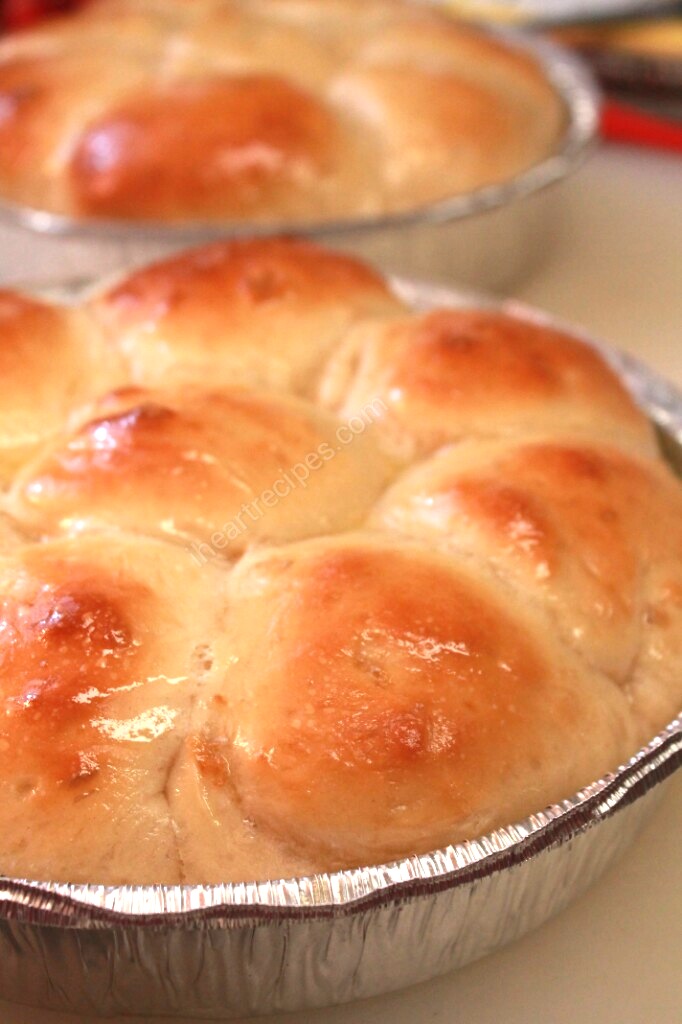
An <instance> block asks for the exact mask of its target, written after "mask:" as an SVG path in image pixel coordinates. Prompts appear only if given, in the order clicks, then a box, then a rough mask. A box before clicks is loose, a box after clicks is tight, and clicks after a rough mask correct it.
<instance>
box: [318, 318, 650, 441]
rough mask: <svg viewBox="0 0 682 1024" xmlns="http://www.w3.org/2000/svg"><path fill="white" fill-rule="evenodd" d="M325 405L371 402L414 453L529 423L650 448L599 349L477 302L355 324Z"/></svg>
mask: <svg viewBox="0 0 682 1024" xmlns="http://www.w3.org/2000/svg"><path fill="white" fill-rule="evenodd" d="M319 393H320V398H321V401H322V402H323V404H325V405H327V406H328V407H330V408H331V409H334V410H335V411H337V412H338V413H339V414H340V415H342V416H344V417H349V416H352V415H354V414H356V413H358V412H359V411H360V410H361V409H363V408H365V407H366V406H367V405H368V404H370V403H371V404H373V405H374V406H376V407H377V408H380V409H381V420H380V424H381V429H382V431H383V432H384V434H385V437H386V439H387V441H389V442H390V443H391V445H392V446H393V447H394V448H395V449H396V451H398V452H400V453H402V454H404V455H406V456H407V457H414V456H415V455H421V454H426V453H428V452H430V451H433V450H434V449H436V448H438V447H439V446H440V445H443V444H446V443H447V442H450V441H457V440H460V439H461V438H464V437H467V436H472V435H473V436H476V437H481V438H488V437H500V436H502V437H504V436H513V435H519V434H524V433H528V432H529V431H531V432H532V431H553V432H554V433H556V434H565V435H570V434H574V433H580V434H585V435H586V436H589V437H596V438H604V437H611V436H612V437H614V438H616V439H617V440H618V442H619V443H620V444H622V445H623V446H624V447H626V448H629V449H633V450H639V451H643V452H645V453H648V454H651V453H653V452H654V451H655V444H654V440H653V434H652V430H651V427H650V426H649V424H648V423H647V421H646V419H645V417H644V416H643V415H642V413H641V412H640V411H639V410H638V409H637V407H636V406H635V404H634V402H633V401H632V399H631V398H630V396H629V395H628V393H627V391H626V390H625V388H624V387H623V385H622V384H621V383H620V381H619V380H618V378H617V377H616V375H615V374H614V373H613V372H611V370H610V369H609V368H608V367H607V366H606V364H605V362H604V361H603V360H602V359H601V358H600V356H599V355H598V354H597V353H596V352H595V351H594V349H592V348H591V347H589V346H588V345H586V344H584V343H583V342H581V341H578V340H577V339H576V338H573V337H570V336H569V335H567V334H565V333H563V332H561V331H558V330H556V329H554V328H550V327H548V326H545V325H543V324H539V323H533V322H531V321H529V320H521V319H518V318H514V317H511V316H506V315H504V314H502V313H499V312H496V311H487V310H478V309H442V310H436V311H434V312H431V313H425V314H423V315H422V316H417V317H415V316H410V317H403V318H396V319H386V320H385V321H377V322H376V323H363V324H360V325H359V326H358V328H357V330H355V331H350V332H349V333H348V334H347V335H346V337H345V339H344V341H343V344H342V345H340V346H339V347H338V348H337V349H336V350H335V352H334V353H333V354H332V356H331V358H330V360H329V363H328V365H327V367H326V369H325V372H324V374H323V375H322V379H321V382H320V392H319Z"/></svg>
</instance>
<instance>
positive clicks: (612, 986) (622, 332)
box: [0, 148, 682, 1024]
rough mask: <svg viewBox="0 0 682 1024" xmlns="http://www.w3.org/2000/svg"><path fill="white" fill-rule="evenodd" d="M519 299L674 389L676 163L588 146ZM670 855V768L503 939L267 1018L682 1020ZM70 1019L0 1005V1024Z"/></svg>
mask: <svg viewBox="0 0 682 1024" xmlns="http://www.w3.org/2000/svg"><path fill="white" fill-rule="evenodd" d="M519 295H520V297H521V298H523V299H525V300H526V301H528V302H532V303H535V304H537V305H539V306H543V307H544V308H546V309H547V310H549V311H551V312H553V313H556V314H558V315H560V316H561V317H563V318H564V319H568V320H572V321H574V322H576V323H580V324H582V325H584V326H585V327H586V328H588V329H589V330H590V331H591V332H593V333H594V334H596V335H599V336H601V337H602V338H604V340H606V341H609V342H611V343H613V344H616V345H619V346H621V347H623V348H626V349H629V350H630V351H632V352H634V353H636V354H637V355H639V356H641V357H643V358H644V359H646V360H647V361H648V362H649V363H650V364H651V365H652V366H654V367H655V368H656V369H657V370H659V371H660V372H661V373H663V374H665V375H666V376H668V377H670V378H671V379H673V380H675V381H676V382H677V383H679V384H680V385H682V160H680V159H679V158H675V157H664V156H658V155H654V154H649V153H643V152H629V151H627V150H625V149H622V148H619V149H610V150H604V151H602V152H601V153H599V154H597V156H596V157H595V158H594V159H593V160H592V161H591V162H590V163H589V164H588V166H587V167H585V168H584V169H583V170H582V171H581V172H580V173H579V174H578V175H576V177H575V178H574V179H573V181H572V182H571V184H570V188H569V195H568V203H567V207H566V215H565V218H564V223H563V225H562V228H561V232H560V235H559V237H558V238H557V244H556V246H555V248H554V250H553V252H552V253H551V255H550V257H549V259H548V262H547V264H546V266H545V268H544V269H543V271H542V272H541V273H540V274H538V275H536V276H535V278H534V280H533V281H532V282H531V283H529V284H528V285H527V286H526V287H525V288H524V289H522V291H521V292H520V293H519ZM681 849H682V773H681V774H679V775H678V777H677V778H676V779H675V780H674V781H673V782H672V783H671V784H670V789H669V792H668V794H667V796H666V798H665V800H664V802H663V804H662V805H661V807H660V808H659V809H658V811H657V813H656V814H655V816H654V818H653V819H652V821H651V823H650V824H649V826H648V827H647V829H646V830H645V831H644V833H643V834H642V835H641V837H640V839H639V840H638V842H637V843H636V844H635V846H634V847H633V848H632V849H631V851H630V852H629V853H628V854H627V855H626V856H625V858H624V859H623V860H622V861H621V862H620V863H619V864H618V865H617V866H616V867H615V868H613V869H612V870H611V871H610V872H609V873H608V874H607V875H606V876H605V877H604V878H603V879H602V880H601V881H600V882H599V883H597V885H596V886H595V887H594V888H593V889H592V890H591V891H590V892H589V893H588V894H587V895H586V896H584V897H583V898H582V899H580V900H579V901H578V902H577V903H575V904H574V905H573V906H572V907H570V908H569V909H568V910H567V911H565V912H564V913H563V914H561V915H560V916H559V917H558V918H556V919H555V920H553V921H550V922H549V923H548V924H546V925H544V926H543V927H542V928H541V929H539V930H538V931H536V932H534V933H533V934H531V935H528V936H526V938H525V939H523V940H522V941H520V942H518V943H516V944H515V945H514V946H512V947H510V948H508V949H505V950H503V951H501V952H500V953H497V954H496V955H494V956H491V957H488V958H487V959H485V960H482V961H479V962H478V963H476V964H472V965H471V966H470V967H468V968H466V969H464V970H462V971H459V972H458V973H456V974H451V975H448V976H446V977H444V978H440V979H438V980H436V981H434V982H429V983H427V984H424V985H420V986H418V987H416V988H412V989H409V990H408V991H406V992H400V993H396V994H395V995H391V996H385V997H382V998H379V999H373V1000H369V1001H367V1002H363V1003H356V1004H354V1005H352V1006H348V1007H337V1008H334V1009H330V1010H323V1011H318V1012H314V1013H304V1014H298V1015H293V1016H289V1017H286V1018H279V1019H280V1020H281V1021H283V1022H284V1021H287V1022H289V1024H425V1022H427V1021H430V1022H434V1024H439V1022H443V1024H455V1022H456V1024H522V1022H523V1024H529V1022H530V1024H682V859H681V858H680V850H681ZM82 1020H83V1018H76V1017H71V1016H66V1015H62V1014H49V1013H40V1012H38V1011H34V1010H28V1009H24V1008H21V1007H11V1006H8V1005H6V1004H3V1003H0V1021H1V1022H2V1024H77V1022H78V1021H82ZM128 1024H130V1018H128ZM184 1024H189V1022H188V1021H185V1022H184ZM273 1024H274V1022H273Z"/></svg>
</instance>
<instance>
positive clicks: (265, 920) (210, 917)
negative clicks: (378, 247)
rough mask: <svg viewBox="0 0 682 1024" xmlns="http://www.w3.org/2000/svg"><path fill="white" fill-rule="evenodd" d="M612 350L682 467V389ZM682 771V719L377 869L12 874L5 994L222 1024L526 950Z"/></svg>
mask: <svg viewBox="0 0 682 1024" xmlns="http://www.w3.org/2000/svg"><path fill="white" fill-rule="evenodd" d="M395 287H396V290H397V291H398V292H399V293H400V294H401V295H402V296H403V297H404V298H406V299H407V300H409V301H410V302H411V304H412V305H413V306H414V307H415V308H421V309H429V308H433V307H434V306H436V305H462V304H471V303H472V302H474V303H476V304H479V305H487V306H495V307H498V308H502V309H504V310H505V311H507V312H509V313H511V314H513V315H517V316H520V317H524V318H532V319H534V320H537V319H540V320H542V321H545V322H550V323H555V324H556V321H554V320H551V319H550V318H548V317H546V316H545V315H543V314H541V313H538V312H537V311H535V310H532V309H530V308H528V307H526V306H524V305H521V304H519V303H515V302H507V303H497V302H495V301H494V300H488V299H484V298H481V297H480V296H475V295H471V294H467V293H463V292H453V291H451V290H446V289H442V288H434V287H432V286H424V285H418V284H413V283H407V282H395ZM558 326H563V325H561V324H559V325H558ZM598 347H599V348H600V349H601V350H602V351H606V353H607V354H608V356H609V359H610V361H611V362H612V363H613V365H614V366H615V367H616V368H617V369H618V370H619V372H620V373H621V374H622V376H623V377H624V379H625V380H626V382H627V383H628V385H629V386H630V388H631V390H632V391H633V394H634V395H635V397H636V399H637V400H638V401H639V402H640V404H641V405H642V406H643V407H644V408H645V409H646V410H647V411H648V413H649V415H650V416H651V418H652V420H653V421H654V423H656V424H657V426H658V427H659V429H660V431H661V434H662V437H664V439H665V448H666V451H667V452H668V454H669V456H670V458H671V462H672V463H673V464H674V465H675V466H676V467H677V468H678V469H679V468H680V467H682V394H680V392H678V391H677V390H676V389H675V388H674V387H672V386H671V385H669V384H668V383H667V382H666V381H664V380H662V379H660V378H659V377H657V376H656V375H655V374H654V373H652V372H651V371H649V370H648V369H646V368H645V367H644V366H643V365H642V364H641V363H639V362H638V361H637V360H635V359H633V358H632V357H630V356H625V355H622V354H620V353H617V352H614V351H613V350H611V349H606V348H605V347H604V346H601V345H599V346H598ZM681 765H682V718H678V719H675V720H674V721H673V722H671V723H670V725H668V726H667V728H665V729H664V730H662V732H661V733H660V734H659V735H658V736H657V737H655V738H654V739H652V740H651V742H650V743H648V744H647V745H646V746H645V747H644V748H643V749H642V750H641V751H640V752H639V753H638V754H636V755H635V756H634V757H633V758H632V759H631V760H630V761H628V762H627V763H626V764H625V765H623V766H622V767H621V768H620V769H619V770H618V771H617V772H615V773H614V774H611V775H608V776H606V777H605V778H603V779H601V780H599V781H596V782H594V783H592V784H591V785H589V786H587V787H586V788H585V789H583V790H581V791H580V792H579V793H577V794H576V795H574V796H573V797H570V798H569V799H567V800H564V801H562V802H561V803H559V804H556V805H553V806H551V807H549V808H546V809H544V810H542V811H539V812H538V813H536V814H534V815H532V816H530V817H529V818H526V819H524V820H523V821H521V822H517V823H515V824H513V825H510V826H508V827H505V828H500V829H497V830H496V831H494V832H492V833H490V834H489V835H488V836H485V837H483V838H480V839H477V840H474V841H471V842H464V843H460V844H457V845H455V846H448V847H446V848H444V849H441V850H437V851H435V852H433V853H429V854H426V855H423V856H415V857H409V858H406V859H404V860H400V861H397V862H393V863H391V864H387V865H380V866H376V867H368V868H362V869H357V870H350V871H340V872H336V873H333V874H320V875H316V876H313V877H309V878H298V879H288V880H276V881H269V882H261V883H243V884H227V885H220V886H168V887H164V886H147V887H134V886H131V887H103V886H83V885H78V886H70V885H57V884H37V883H33V882H30V881H22V880H14V879H0V994H2V996H3V997H5V998H9V999H14V1000H15V1001H19V1002H21V1001H29V1002H33V1003H34V1004H38V1005H42V1006H46V1007H50V1008H54V1009H68V1010H75V1011H79V1012H84V1013H104V1014H116V1013H124V1014H125V1013H130V1014H133V1013H136V1014H139V1013H149V1014H158V1015H169V1016H172V1015H181V1014H191V1015H194V1016H202V1017H208V1018H218V1017H229V1016H239V1015H245V1014H254V1013H261V1014H262V1013H268V1012H279V1011H285V1010H295V1009H301V1008H303V1007H313V1006H320V1005H325V1004H328V1003H332V1002H342V1001H346V1000H349V999H354V998H359V997H364V996H368V995H374V994H378V993H380V992H385V991H389V990H391V989H393V988H397V987H400V986H401V985H406V984H411V983H413V982H416V981H420V980H425V979H426V978H428V977H431V976H433V975H435V974H437V973H442V972H444V971H446V970H450V969H452V968H454V967H457V966H461V965H463V964H465V963H468V962H469V961H470V960H472V959H475V958H476V957H479V956H482V955H485V954H486V953H488V952H491V951H492V950H493V949H496V948H498V947H499V946H501V945H503V944H504V943H506V942H509V941H512V940H513V939H515V938H517V937H519V936H520V935H522V934H523V933H524V932H525V931H527V930H528V929H529V928H532V927H535V926H537V925H538V924H540V923H542V921H544V920H546V918H547V917H548V916H550V915H551V914H553V913H555V912H557V911H558V910H559V909H561V908H562V907H563V906H565V905H566V904H567V903H568V902H570V900H571V899H573V898H574V897H575V896H577V895H578V894H579V893H580V892H582V891H583V890H584V889H585V888H586V887H587V886H588V885H589V884H591V883H592V882H593V881H594V880H595V879H596V878H597V877H599V875H600V874H601V873H602V871H603V870H604V869H605V868H606V867H607V866H608V865H609V864H610V863H612V861H613V860H614V859H615V858H616V857H618V856H619V855H620V854H621V853H622V852H623V850H624V849H625V848H626V847H627V846H628V845H629V843H630V842H631V840H632V839H633V838H634V836H635V834H636V833H637V831H638V830H639V828H640V827H641V826H642V824H643V823H644V821H645V820H646V818H647V817H648V815H649V813H650V812H651V810H652V809H653V807H654V805H655V804H656V802H657V801H658V799H659V797H660V795H661V793H662V791H663V789H664V786H663V783H664V781H665V780H666V779H668V778H669V777H670V776H671V775H672V774H673V772H675V771H676V770H677V769H678V768H679V767H680V766H681Z"/></svg>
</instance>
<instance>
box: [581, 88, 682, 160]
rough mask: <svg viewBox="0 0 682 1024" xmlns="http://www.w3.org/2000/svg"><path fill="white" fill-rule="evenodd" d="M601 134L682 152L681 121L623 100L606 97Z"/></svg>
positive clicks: (614, 138)
mask: <svg viewBox="0 0 682 1024" xmlns="http://www.w3.org/2000/svg"><path fill="white" fill-rule="evenodd" d="M601 130H602V135H603V136H604V138H605V139H610V140H611V141H613V142H629V143H631V144H633V145H639V146H653V147H654V148H656V149H667V150H672V151H673V152H676V153H682V123H680V122H678V121H673V120H668V119H667V118H663V117H656V116H655V115H654V114H648V113H645V112H644V111H642V110H638V109H637V107H632V106H630V105H626V104H624V103H616V102H614V101H613V100H607V101H606V102H605V103H604V107H603V110H602V120H601Z"/></svg>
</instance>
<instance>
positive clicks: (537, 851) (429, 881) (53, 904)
mask: <svg viewBox="0 0 682 1024" xmlns="http://www.w3.org/2000/svg"><path fill="white" fill-rule="evenodd" d="M681 767H682V714H681V715H680V716H678V717H677V718H675V719H673V721H672V722H671V723H670V724H669V725H668V726H666V728H665V729H663V730H662V731H661V732H660V733H659V734H658V735H657V736H656V737H655V738H654V739H653V740H652V741H651V742H650V743H648V744H647V745H646V746H644V747H643V748H642V749H641V750H640V751H639V753H637V754H636V755H635V756H634V757H632V758H631V759H630V760H629V761H628V762H627V763H626V764H625V765H623V766H622V767H620V768H619V769H618V770H617V771H616V772H613V773H609V774H608V775H605V776H604V777H603V778H602V779H600V780H598V781H597V782H593V783H590V784H589V785H588V786H586V787H585V788H583V789H581V790H580V791H579V792H578V793H577V794H576V795H575V796H573V797H570V798H568V799H566V800H562V801H560V802H559V803H556V804H552V805H550V806H549V807H547V808H545V809H544V810H542V811H539V812H537V813H535V814H531V815H529V816H528V817H527V818H524V819H522V820H521V821H518V822H515V823H514V824H511V825H507V826H503V827H501V828H499V829H495V830H494V831H493V832H490V833H488V834H487V835H485V836H482V837H480V838H477V839H473V840H467V841H465V842H462V843H457V844H454V845H449V846H446V847H443V848H441V849H438V850H435V851H432V852H429V853H426V854H419V855H414V856H411V857H406V858H403V859H402V860H397V861H392V862H390V863H387V864H381V865H377V866H372V867H363V868H352V869H348V870H344V871H337V872H334V873H326V874H325V873H322V874H318V875H312V876H305V877H301V878H294V879H281V880H273V881H267V882H240V883H226V884H223V885H205V886H202V885H195V886H161V885H159V886H125V887H122V886H116V887H114V886H94V885H68V884H59V883H37V882H32V881H28V880H20V879H9V878H0V919H4V920H14V921H20V922H22V923H27V924H41V925H53V926H59V927H62V928H63V927H67V928H78V929H87V930H93V929H94V930H97V929H109V928H111V927H113V926H118V927H122V926H123V927H152V928H154V927H157V928H163V929H167V928H169V927H175V928H185V929H201V930H203V929H211V928H230V927H238V926H240V925H242V924H244V923H247V922H248V923H249V924H251V925H256V924H258V923H262V924H268V923H272V922H273V920H279V921H283V920H291V919H298V920H306V919H307V920H309V919H319V918H333V917H339V916H345V915H347V914H352V913H358V912H363V911H366V910H368V909H371V908H372V907H374V906H376V905H382V906H385V905H387V904H389V903H390V904H393V905H396V904H400V903H403V902H405V901H408V900H410V899H414V898H418V897H419V896H430V895H433V894H435V893H436V892H440V891H443V890H444V889H454V888H457V887H459V886H464V885H468V884H470V883H472V882H473V881H475V880H476V879H478V878H482V877H486V876H490V875H494V874H497V873H498V872H500V871H503V870H506V869H509V868H511V867H513V866H515V865H517V864H520V863H522V862H524V861H526V860H529V859H531V858H534V857H537V856H539V855H541V854H542V853H543V852H545V851H548V850H550V849H552V848H553V847H556V846H559V845H563V844H564V843H567V842H568V841H569V840H571V839H573V838H575V837H576V836H577V835H579V834H580V833H582V832H585V831H587V830H588V829H591V828H594V827H595V826H597V825H598V824H600V823H602V822H604V821H605V820H607V819H608V818H611V817H612V816H613V815H614V814H616V813H617V812H618V811H620V810H622V809H624V808H625V807H627V806H629V805H630V804H632V803H634V802H635V801H636V800H638V799H640V798H641V797H643V796H644V795H645V794H646V793H648V792H649V791H650V790H651V789H653V788H654V787H655V786H656V785H659V784H660V783H662V782H663V781H664V780H665V779H667V778H669V777H670V776H672V775H673V774H674V772H676V771H677V770H678V769H679V768H681Z"/></svg>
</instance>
